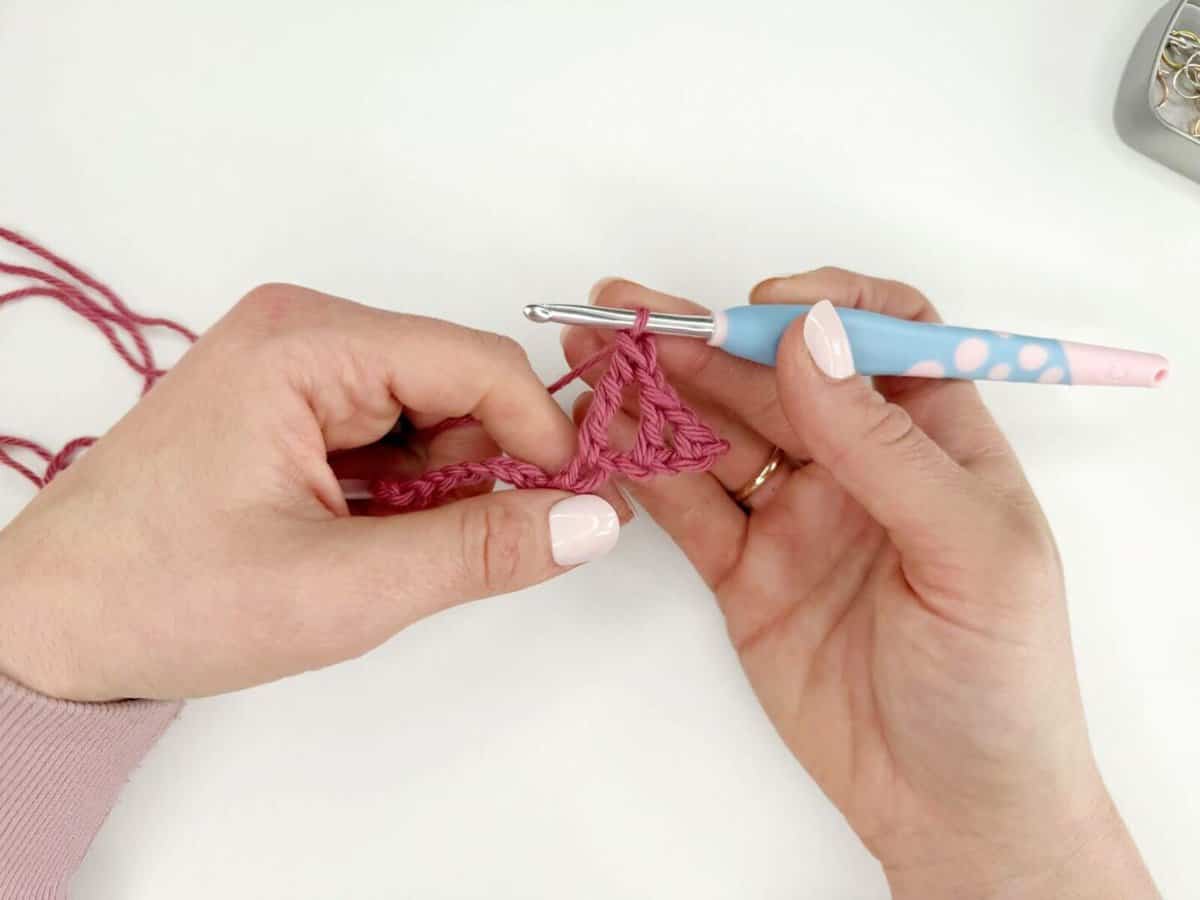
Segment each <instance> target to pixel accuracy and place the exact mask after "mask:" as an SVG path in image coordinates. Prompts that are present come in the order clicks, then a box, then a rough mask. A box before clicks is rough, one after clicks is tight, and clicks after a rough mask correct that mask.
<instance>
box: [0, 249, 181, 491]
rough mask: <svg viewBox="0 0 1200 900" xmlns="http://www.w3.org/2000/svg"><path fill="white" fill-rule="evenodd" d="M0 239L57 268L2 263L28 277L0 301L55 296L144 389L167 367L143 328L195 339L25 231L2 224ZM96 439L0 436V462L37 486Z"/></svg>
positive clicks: (1, 270)
mask: <svg viewBox="0 0 1200 900" xmlns="http://www.w3.org/2000/svg"><path fill="white" fill-rule="evenodd" d="M0 242H4V243H7V244H10V245H12V246H14V247H17V248H19V249H20V250H24V251H26V252H28V253H31V254H33V255H34V256H35V257H37V258H38V259H40V260H42V261H43V262H45V263H47V264H49V266H50V267H51V269H52V270H57V271H58V273H59V274H54V272H53V271H49V272H47V271H43V270H42V269H38V268H34V267H33V266H25V265H15V264H12V263H6V262H0V274H3V275H11V276H13V277H16V278H24V279H27V281H28V283H27V284H25V285H24V286H22V287H19V288H16V289H14V290H10V291H7V292H5V293H0V306H4V305H5V304H8V303H15V302H17V301H18V300H25V299H29V298H33V297H40V298H45V299H50V300H56V301H58V302H59V303H61V304H62V305H63V306H65V307H66V308H67V309H69V310H70V311H71V312H73V313H75V314H77V315H79V316H82V317H83V318H84V319H86V320H87V321H88V322H90V323H91V324H92V325H93V326H94V327H95V328H96V329H97V330H98V331H99V332H100V333H101V334H102V335H104V338H105V340H107V341H108V343H109V345H110V346H111V347H112V348H113V350H115V351H116V353H117V355H118V356H119V357H120V358H121V359H122V360H124V362H125V364H126V365H127V366H129V368H130V369H132V370H133V371H134V372H135V373H137V374H138V375H140V376H141V379H142V393H143V394H144V393H146V391H148V390H150V388H152V387H153V386H154V382H156V381H157V380H158V379H159V378H161V377H162V376H163V375H164V374H166V369H160V368H159V367H158V364H157V362H156V361H155V359H154V351H153V349H152V348H151V347H150V342H149V341H148V340H147V339H146V334H145V332H146V330H147V329H149V328H166V329H169V330H171V331H174V332H175V333H176V334H178V335H180V336H182V337H184V338H186V339H187V340H188V341H194V340H196V335H195V333H193V332H192V331H191V330H190V329H188V328H185V327H184V326H183V325H180V324H179V323H178V322H174V321H172V320H170V319H163V318H158V317H154V316H144V315H142V314H141V313H137V312H134V311H133V310H132V309H130V308H129V306H128V305H126V303H125V302H124V301H123V300H122V299H121V298H120V297H119V296H117V293H116V292H115V291H113V290H112V288H110V287H108V286H107V285H106V284H104V283H103V282H101V281H98V280H96V279H95V278H93V277H92V276H91V275H89V274H88V273H87V272H85V271H83V270H82V269H80V268H79V267H78V266H75V265H73V264H72V263H70V262H68V261H67V260H65V259H63V258H62V257H60V256H58V255H57V254H55V253H52V252H51V251H49V250H47V249H46V248H45V247H43V246H41V245H40V244H38V243H36V242H34V241H32V240H30V239H29V238H27V237H25V236H24V235H22V234H19V233H18V232H16V231H13V230H12V229H9V228H3V227H0ZM127 342H131V343H132V344H133V346H132V347H130V346H129V343H127ZM95 442H96V439H95V438H94V437H78V438H74V439H73V440H71V441H68V442H67V443H66V444H65V445H64V446H63V448H62V449H61V450H59V451H58V452H57V453H55V452H52V451H50V450H49V449H47V448H46V447H43V446H42V445H41V444H39V443H37V442H36V441H31V440H29V439H27V438H20V437H14V436H11V435H0V465H4V466H7V467H8V468H10V469H12V470H14V471H15V472H17V473H18V474H20V475H22V476H24V477H25V478H27V479H28V480H29V481H30V482H32V483H33V485H34V486H35V487H39V488H41V487H45V486H46V485H47V484H49V483H50V481H51V480H52V479H53V478H54V476H55V475H57V474H58V473H59V472H61V471H62V470H63V469H65V468H66V467H67V466H69V465H70V464H71V461H72V460H73V459H74V458H75V456H76V454H78V453H79V451H80V450H83V449H85V448H86V447H90V446H91V445H92V444H94V443H95ZM6 447H8V448H12V449H14V450H25V451H28V452H29V453H32V454H33V455H34V456H35V457H37V458H38V459H40V460H41V462H42V463H43V465H42V471H41V472H37V471H35V470H34V469H32V468H30V467H29V466H27V465H24V464H23V463H21V462H20V461H19V460H17V459H15V458H14V457H13V456H11V455H10V454H9V453H7V452H5V449H4V448H6Z"/></svg>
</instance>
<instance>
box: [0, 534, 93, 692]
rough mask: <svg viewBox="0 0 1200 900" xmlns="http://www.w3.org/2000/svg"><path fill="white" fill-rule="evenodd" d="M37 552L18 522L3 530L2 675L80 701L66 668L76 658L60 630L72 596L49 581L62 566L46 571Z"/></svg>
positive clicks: (0, 550) (0, 542) (0, 590)
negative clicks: (58, 616) (61, 616)
mask: <svg viewBox="0 0 1200 900" xmlns="http://www.w3.org/2000/svg"><path fill="white" fill-rule="evenodd" d="M34 550H36V545H30V544H29V542H28V541H22V534H21V533H20V531H19V530H18V529H17V527H16V525H15V524H14V525H10V526H9V527H8V528H6V529H4V530H2V531H0V676H3V677H5V678H8V679H9V680H10V681H13V682H15V683H16V684H19V685H21V686H22V687H25V688H28V689H29V690H31V691H34V692H36V693H38V694H42V695H44V696H46V697H50V698H53V699H58V700H73V699H77V698H76V697H75V696H74V692H73V690H72V686H71V684H70V679H69V678H68V674H69V673H68V666H67V663H68V660H69V659H70V658H71V657H72V656H73V655H74V654H73V653H71V652H70V650H69V649H68V647H67V646H66V643H67V642H66V641H65V640H64V639H63V636H62V634H61V630H60V629H59V628H58V627H56V613H61V611H62V608H63V606H64V604H65V603H67V602H69V596H70V592H69V591H66V590H64V589H63V588H62V586H61V585H60V586H58V587H55V586H52V585H51V583H50V582H52V581H54V580H55V579H60V578H61V577H62V572H61V570H62V566H61V565H60V566H59V568H58V570H55V569H52V568H47V567H45V566H44V565H43V564H42V563H40V562H39V560H38V558H37V556H38V554H37V553H36V552H33V551H34Z"/></svg>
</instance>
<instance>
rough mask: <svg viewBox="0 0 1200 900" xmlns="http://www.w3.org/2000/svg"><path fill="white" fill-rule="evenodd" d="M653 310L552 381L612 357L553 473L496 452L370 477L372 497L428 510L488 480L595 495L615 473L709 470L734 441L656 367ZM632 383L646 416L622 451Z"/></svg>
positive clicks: (454, 422) (636, 475) (450, 423)
mask: <svg viewBox="0 0 1200 900" xmlns="http://www.w3.org/2000/svg"><path fill="white" fill-rule="evenodd" d="M648 315H649V313H648V312H647V311H646V310H644V309H643V310H639V311H638V318H637V321H636V323H635V324H634V327H633V328H632V329H630V330H628V331H620V332H618V333H617V335H616V339H615V341H614V342H613V343H612V344H611V345H609V346H607V347H605V348H604V349H603V350H601V351H599V352H598V353H596V354H595V355H594V356H592V357H591V358H589V359H586V360H584V361H583V362H582V363H580V364H579V365H578V366H576V367H575V368H574V369H572V370H571V371H570V372H568V373H567V374H566V375H564V376H563V377H562V378H560V379H559V380H558V381H556V382H555V383H554V384H552V385H550V386H549V388H548V390H549V391H550V393H552V394H553V393H555V392H556V391H558V390H559V389H561V388H563V387H565V386H566V385H568V384H570V383H571V382H572V381H574V380H575V379H577V378H579V377H580V376H582V375H583V374H584V373H585V372H587V371H588V370H590V369H591V368H593V367H594V366H596V365H597V364H599V363H601V362H603V361H604V360H606V359H607V360H608V370H607V371H606V372H605V373H604V374H603V375H602V376H601V377H600V380H599V381H598V382H597V383H596V387H595V391H594V396H593V399H592V405H591V406H590V407H589V409H588V411H587V413H586V414H585V415H584V418H583V422H582V423H581V424H580V427H579V446H578V449H577V451H576V454H575V456H574V457H573V458H572V459H571V461H570V462H569V463H567V465H566V466H565V467H563V468H562V469H561V470H559V471H558V472H556V473H554V474H551V473H548V472H546V471H545V470H544V469H542V468H540V467H538V466H535V465H533V464H532V463H528V462H524V461H522V460H519V459H513V458H512V457H509V456H495V457H492V458H491V459H485V460H482V461H479V462H461V463H452V464H450V465H447V466H443V467H442V468H440V469H435V470H433V471H431V472H426V473H425V474H423V475H421V476H420V477H418V478H413V479H409V480H405V481H397V480H386V479H379V480H376V481H373V482H372V483H371V487H370V489H371V495H372V496H373V497H374V498H375V500H376V501H378V502H379V503H381V504H383V505H385V506H388V507H391V508H393V509H398V510H405V509H423V508H425V507H428V506H432V505H434V504H436V503H437V502H439V501H440V500H443V499H445V498H446V497H448V496H449V495H450V494H451V493H452V492H454V491H455V490H456V489H458V488H463V487H468V486H470V485H475V484H481V483H483V482H487V481H503V482H505V483H507V484H511V485H512V486H513V487H515V488H555V489H558V490H564V491H571V492H572V493H576V494H583V493H594V492H595V491H597V490H599V488H600V487H602V486H603V485H604V484H605V483H606V482H607V481H608V480H609V478H611V477H613V476H621V477H623V478H630V479H633V480H642V479H646V478H652V477H654V476H656V475H670V474H676V473H679V472H704V471H707V470H708V469H709V468H711V467H712V465H713V463H714V462H716V460H717V459H718V458H719V457H720V456H721V455H722V454H724V453H725V452H726V451H728V450H729V444H728V442H726V441H725V440H723V439H721V438H720V437H718V436H717V435H716V434H715V433H714V432H713V430H712V429H711V428H709V427H708V426H707V425H705V424H704V423H703V422H701V421H700V419H699V418H698V417H697V416H696V413H695V412H693V411H692V409H691V408H689V407H688V406H687V405H686V404H685V403H684V402H683V401H682V400H681V399H680V398H679V394H678V393H676V391H675V389H674V388H673V387H671V385H670V384H668V383H667V380H666V377H665V376H664V375H663V372H662V369H660V368H659V365H658V351H657V347H656V345H655V342H654V336H653V335H652V334H650V333H649V332H647V331H646V320H647V318H648ZM630 386H633V387H636V388H637V389H638V391H639V395H638V399H639V407H640V417H639V419H638V423H637V433H636V435H635V437H634V441H633V446H632V447H631V448H630V449H629V450H627V451H618V450H615V449H613V448H612V446H610V439H609V429H610V427H611V425H612V421H613V417H614V416H615V415H616V414H617V411H618V410H620V408H621V403H622V397H623V395H624V392H625V389H626V388H627V387H630ZM473 421H474V420H473V419H470V418H469V417H462V418H458V419H448V420H446V421H444V422H441V423H439V424H438V425H436V426H434V428H435V429H436V430H437V431H442V430H445V429H446V428H451V427H459V426H461V425H465V424H468V423H470V422H473Z"/></svg>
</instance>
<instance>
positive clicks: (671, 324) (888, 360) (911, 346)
mask: <svg viewBox="0 0 1200 900" xmlns="http://www.w3.org/2000/svg"><path fill="white" fill-rule="evenodd" d="M809 309H810V307H809V306H807V305H800V304H795V305H775V304H763V305H761V306H735V307H732V308H730V309H727V310H724V311H723V312H715V313H713V314H712V315H708V316H692V315H678V314H675V313H650V315H649V318H648V319H647V321H646V330H647V331H649V332H652V333H654V334H672V335H681V336H683V337H691V338H699V339H701V340H704V341H706V342H707V343H708V344H709V345H710V346H713V347H720V348H721V349H722V350H724V351H725V352H727V353H732V354H733V355H734V356H740V357H742V358H743V359H749V360H753V361H754V362H757V363H762V364H763V365H768V366H773V365H774V364H775V354H776V352H777V350H778V348H779V339H780V338H781V337H782V336H783V333H784V331H786V330H787V327H788V325H790V324H791V323H792V322H793V321H794V320H795V319H797V318H799V317H800V316H802V315H804V314H805V313H807V312H808V310H809ZM838 316H839V317H840V318H841V320H842V322H843V324H844V325H845V326H846V333H847V335H848V336H849V338H850V351H851V354H852V355H853V357H854V368H855V370H856V371H857V372H858V373H859V374H860V375H909V376H914V377H917V378H957V379H969V380H990V381H1022V382H1032V383H1035V384H1101V385H1124V386H1128V387H1158V386H1159V385H1161V384H1162V383H1163V382H1164V381H1165V380H1166V378H1167V372H1168V370H1169V364H1168V362H1167V360H1166V358H1165V357H1162V356H1159V355H1158V354H1157V353H1141V352H1139V351H1136V350H1118V349H1116V348H1113V347H1099V346H1095V345H1092V344H1080V343H1076V342H1074V341H1059V340H1054V339H1053V338H1039V337H1028V336H1026V335H1020V334H1012V333H1010V332H1007V331H988V330H985V329H980V328H960V327H958V326H955V325H938V324H933V323H929V322H912V321H909V320H907V319H897V318H893V317H892V316H885V315H882V314H880V313H873V312H867V311H865V310H861V309H847V308H845V307H839V308H838ZM525 317H526V318H527V319H529V320H530V321H531V322H552V323H557V324H560V325H587V326H593V327H598V328H630V327H632V326H633V324H634V322H635V320H636V318H637V311H636V310H631V309H614V308H611V307H603V306H576V305H572V304H565V303H534V304H531V305H529V306H526V307H525Z"/></svg>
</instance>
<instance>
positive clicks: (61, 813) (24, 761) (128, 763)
mask: <svg viewBox="0 0 1200 900" xmlns="http://www.w3.org/2000/svg"><path fill="white" fill-rule="evenodd" d="M180 706H181V704H179V703H163V702H158V701H152V700H127V701H123V702H120V703H72V702H68V701H65V700H55V699H53V698H50V697H46V696H43V695H42V694H37V693H34V692H33V691H31V690H29V689H28V688H25V687H22V686H21V685H19V684H17V683H15V682H13V681H10V680H8V679H6V678H4V677H3V676H0V898H9V897H13V898H15V897H20V898H22V900H26V898H28V900H43V898H61V897H65V896H66V891H67V883H68V881H69V880H70V878H71V876H72V874H74V872H75V869H76V868H77V867H78V866H79V864H80V862H81V861H82V860H83V856H84V854H85V853H86V852H87V849H88V846H89V845H90V844H91V842H92V838H93V837H95V835H96V832H97V831H98V830H99V829H100V826H101V825H102V824H103V823H104V819H105V818H106V817H107V816H108V813H109V810H111V809H112V807H113V804H114V803H115V802H116V799H117V794H118V793H120V790H121V788H122V787H123V786H124V784H125V781H126V780H127V779H128V777H129V773H130V772H132V771H133V769H134V767H135V766H137V764H138V763H139V762H140V761H141V759H142V757H143V756H145V755H146V751H147V750H149V749H150V747H151V745H152V744H153V743H154V742H155V741H156V740H158V738H159V736H160V735H161V734H162V733H163V731H165V730H166V727H167V726H168V725H169V724H170V723H171V720H172V719H174V718H175V716H176V715H178V713H179V709H180Z"/></svg>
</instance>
